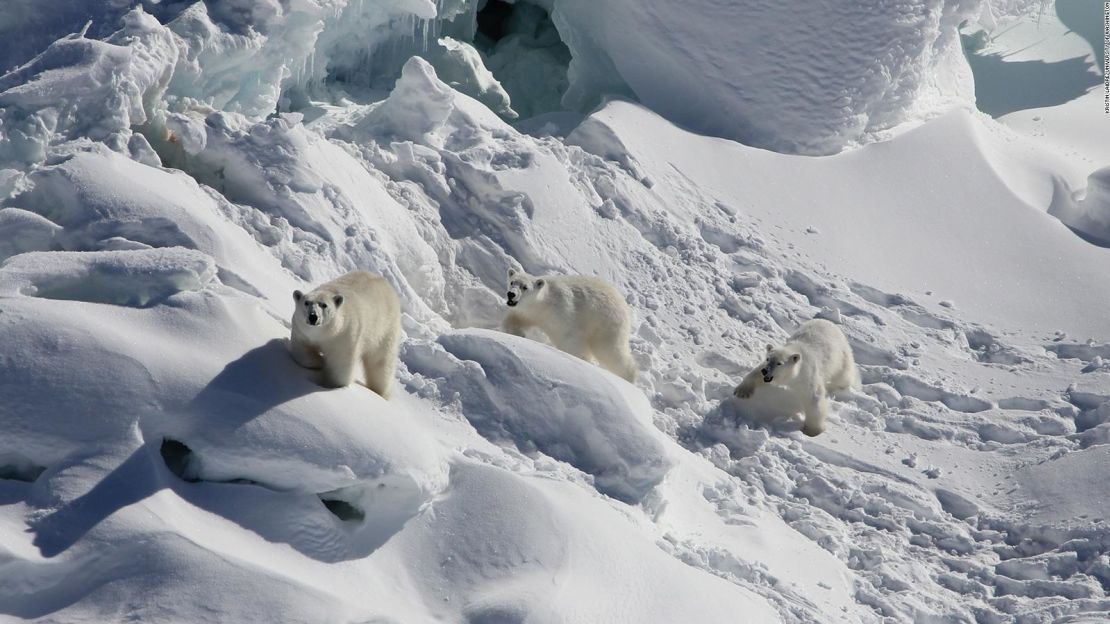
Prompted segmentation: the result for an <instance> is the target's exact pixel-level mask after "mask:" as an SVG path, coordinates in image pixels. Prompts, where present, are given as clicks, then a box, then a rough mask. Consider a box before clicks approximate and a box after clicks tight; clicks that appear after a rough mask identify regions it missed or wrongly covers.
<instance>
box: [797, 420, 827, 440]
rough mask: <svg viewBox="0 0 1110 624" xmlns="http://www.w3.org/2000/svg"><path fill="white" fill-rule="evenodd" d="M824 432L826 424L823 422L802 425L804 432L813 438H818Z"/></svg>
mask: <svg viewBox="0 0 1110 624" xmlns="http://www.w3.org/2000/svg"><path fill="white" fill-rule="evenodd" d="M824 432H825V425H823V424H820V425H818V424H811V423H806V424H804V425H802V433H804V434H806V435H807V436H809V437H811V438H816V437H817V436H819V435H821V434H822V433H824Z"/></svg>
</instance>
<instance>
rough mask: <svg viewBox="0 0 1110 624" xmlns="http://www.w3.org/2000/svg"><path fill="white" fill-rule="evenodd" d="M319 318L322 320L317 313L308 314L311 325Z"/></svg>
mask: <svg viewBox="0 0 1110 624" xmlns="http://www.w3.org/2000/svg"><path fill="white" fill-rule="evenodd" d="M319 320H320V317H319V316H316V315H315V314H309V315H308V324H309V325H315V324H316V322H317V321H319Z"/></svg>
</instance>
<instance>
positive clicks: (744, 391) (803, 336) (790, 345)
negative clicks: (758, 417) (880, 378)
mask: <svg viewBox="0 0 1110 624" xmlns="http://www.w3.org/2000/svg"><path fill="white" fill-rule="evenodd" d="M760 379H762V380H763V381H764V382H765V383H775V384H778V385H781V386H784V387H785V388H786V389H787V390H789V391H790V392H791V393H793V394H794V395H795V396H796V397H797V398H798V399H799V400H800V401H801V403H802V404H803V405H804V406H805V424H804V425H803V426H802V432H803V433H805V434H806V435H808V436H815V435H818V434H820V433H821V432H822V431H824V430H825V417H826V416H828V413H829V401H828V394H829V393H831V392H835V391H837V390H847V389H849V388H858V387H859V385H860V378H859V370H858V369H857V368H856V362H855V359H854V358H853V357H852V347H851V345H849V344H848V339H847V338H845V337H844V332H842V331H840V328H839V327H837V326H836V325H834V324H832V323H830V322H829V321H826V320H824V319H814V320H812V321H807V322H805V323H802V325H801V326H800V327H798V330H797V331H795V332H794V333H793V334H792V335H791V336H790V339H789V340H787V342H786V344H784V345H783V346H781V347H778V348H777V349H776V348H775V347H774V346H773V345H767V358H766V359H765V360H764V361H763V363H762V364H760V365H759V366H757V367H756V368H755V370H753V371H752V372H750V373H748V375H747V376H746V377H744V380H743V381H741V382H740V385H739V386H737V387H736V391H735V392H734V394H735V395H736V396H738V397H740V398H741V399H746V398H748V397H750V396H752V393H753V392H755V389H756V387H757V386H758V385H759V381H760Z"/></svg>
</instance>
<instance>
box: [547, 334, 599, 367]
mask: <svg viewBox="0 0 1110 624" xmlns="http://www.w3.org/2000/svg"><path fill="white" fill-rule="evenodd" d="M548 337H549V338H551V342H552V343H554V345H555V348H556V349H558V350H560V351H562V352H564V353H569V354H571V355H573V356H574V357H576V358H579V359H582V360H586V361H587V362H592V361H593V357H592V356H593V353H592V352H591V351H590V347H589V345H587V344H586V341H584V340H582V339H581V338H579V337H577V336H552V335H550V334H548Z"/></svg>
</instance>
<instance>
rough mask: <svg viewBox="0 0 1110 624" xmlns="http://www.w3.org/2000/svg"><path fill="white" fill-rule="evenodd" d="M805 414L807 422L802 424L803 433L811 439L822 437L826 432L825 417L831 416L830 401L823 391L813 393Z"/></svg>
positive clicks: (819, 389)
mask: <svg viewBox="0 0 1110 624" xmlns="http://www.w3.org/2000/svg"><path fill="white" fill-rule="evenodd" d="M805 414H806V420H805V422H804V423H802V433H804V434H806V435H807V436H809V437H811V438H812V437H815V436H818V435H821V433H822V432H824V431H825V417H827V416H828V414H829V400H828V398H827V397H826V396H825V391H824V390H823V389H821V388H817V389H815V390H814V391H813V394H812V397H811V398H810V400H809V402H808V403H806V408H805Z"/></svg>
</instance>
